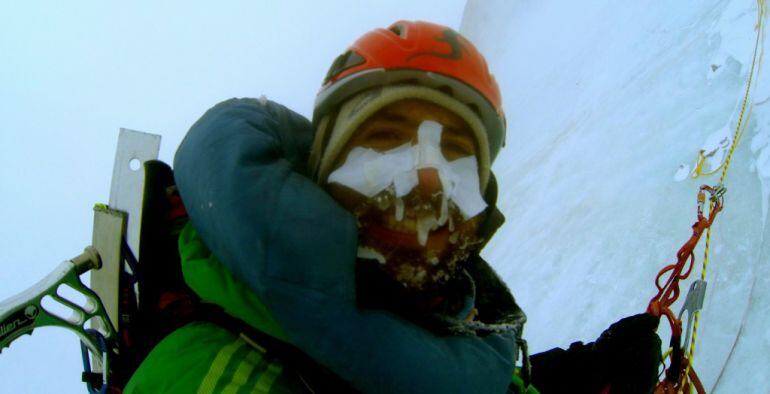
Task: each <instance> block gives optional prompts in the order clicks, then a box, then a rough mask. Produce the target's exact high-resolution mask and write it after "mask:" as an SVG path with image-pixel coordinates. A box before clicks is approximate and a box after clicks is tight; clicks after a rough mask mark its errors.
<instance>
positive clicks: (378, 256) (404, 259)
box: [329, 121, 486, 290]
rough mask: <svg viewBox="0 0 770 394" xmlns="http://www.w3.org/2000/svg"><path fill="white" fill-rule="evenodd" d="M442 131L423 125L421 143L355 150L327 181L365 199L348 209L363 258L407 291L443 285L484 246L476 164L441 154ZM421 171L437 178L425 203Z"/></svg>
mask: <svg viewBox="0 0 770 394" xmlns="http://www.w3.org/2000/svg"><path fill="white" fill-rule="evenodd" d="M441 132H442V128H441V125H440V124H439V123H436V122H434V121H425V122H423V123H422V124H421V125H420V128H419V130H418V143H417V144H416V145H410V144H405V145H402V146H400V147H397V148H395V149H392V150H389V151H385V152H377V151H375V150H373V149H369V148H363V147H356V148H354V149H353V150H351V151H350V153H349V154H348V157H347V158H346V161H345V163H344V164H343V165H342V166H341V167H340V168H338V169H337V170H335V171H334V172H332V173H331V174H330V175H329V183H330V185H334V186H336V185H342V186H345V187H347V188H349V189H352V190H354V191H355V192H356V193H357V195H360V198H358V199H356V202H355V204H354V205H353V207H352V209H351V211H352V212H353V214H354V215H355V216H356V218H357V220H358V226H359V250H358V256H359V257H360V258H365V259H372V260H376V261H378V262H379V263H380V264H379V266H380V268H381V269H382V270H383V271H384V272H385V273H387V274H388V275H389V276H390V277H391V278H393V279H395V280H396V281H397V282H399V283H400V284H401V285H403V286H404V287H407V288H410V289H416V290H424V289H430V288H435V287H438V286H440V285H441V284H443V283H446V282H447V281H448V280H449V279H450V278H452V276H453V275H454V274H455V273H456V272H457V270H458V263H460V262H462V261H464V260H465V259H466V258H467V257H468V255H469V254H470V252H471V251H472V250H473V249H474V246H475V245H477V244H478V243H480V240H479V239H478V237H477V236H476V229H477V227H478V226H477V224H478V221H479V214H480V213H481V212H483V211H484V209H485V208H486V203H485V202H484V200H483V198H482V197H481V192H480V183H479V175H478V167H477V159H476V157H475V156H469V157H464V158H461V159H457V160H454V161H451V162H450V161H448V160H447V159H446V158H445V157H444V156H443V154H442V153H441V147H440V143H441ZM422 168H433V169H435V170H436V171H437V172H438V177H439V180H440V182H441V188H442V190H441V191H440V192H438V193H435V194H434V195H432V196H429V197H424V196H422V193H419V192H418V190H416V186H417V184H418V174H417V171H418V170H419V169H422ZM335 184H336V185H335Z"/></svg>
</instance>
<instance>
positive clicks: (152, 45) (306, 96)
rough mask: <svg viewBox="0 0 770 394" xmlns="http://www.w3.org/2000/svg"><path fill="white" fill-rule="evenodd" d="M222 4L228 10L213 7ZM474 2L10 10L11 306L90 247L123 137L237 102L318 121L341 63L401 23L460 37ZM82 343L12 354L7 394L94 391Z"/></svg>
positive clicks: (1, 97) (26, 5)
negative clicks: (262, 102) (324, 83)
mask: <svg viewBox="0 0 770 394" xmlns="http://www.w3.org/2000/svg"><path fill="white" fill-rule="evenodd" d="M213 4H216V6H213ZM464 5H465V1H464V0H449V1H448V0H442V1H406V0H389V1H377V2H373V1H352V0H350V1H337V0H334V1H324V2H320V1H297V0H294V1H256V0H252V1H221V2H216V3H214V2H196V1H163V2H156V1H131V2H99V1H78V2H60V1H6V2H2V3H0V15H1V16H2V23H0V264H1V265H0V266H1V267H2V268H3V269H2V270H0V300H2V299H5V298H7V297H9V296H11V295H13V294H15V293H18V292H20V291H22V290H24V289H25V288H27V287H29V286H30V285H32V284H33V283H34V282H36V281H37V280H39V279H40V278H42V277H43V276H44V275H45V274H46V273H48V272H50V271H51V270H52V269H53V268H55V267H56V265H57V264H58V263H60V262H61V261H63V260H65V259H67V258H70V257H73V256H75V255H77V254H78V253H80V252H81V251H82V249H83V248H84V247H85V246H86V245H88V244H89V243H90V239H91V224H92V220H93V219H92V218H93V214H92V207H93V204H94V203H98V202H107V199H108V194H109V188H110V178H111V174H112V165H113V157H114V154H115V147H116V144H117V136H118V129H119V128H120V127H126V128H132V129H136V130H142V131H147V132H152V133H157V134H161V135H162V136H163V142H162V144H161V158H162V159H163V160H165V161H167V162H170V161H171V160H172V158H173V153H174V151H175V149H176V146H177V144H178V143H179V141H180V140H181V138H182V137H183V136H184V133H185V132H186V131H187V129H188V128H189V126H190V125H191V124H192V123H193V122H194V121H195V120H196V119H197V118H198V117H199V116H200V115H202V114H203V112H205V110H206V109H208V108H209V107H211V106H213V105H214V104H216V103H217V102H219V101H221V100H224V99H227V98H230V97H259V96H260V95H262V94H264V95H266V96H267V97H268V98H271V99H273V100H275V101H279V102H281V103H284V104H285V105H287V106H289V107H290V108H292V109H294V110H296V111H298V112H300V113H302V114H304V115H306V116H309V115H310V114H311V112H312V103H313V100H314V97H315V93H316V91H317V90H318V87H319V85H320V82H321V80H322V78H323V76H324V75H325V73H326V70H327V68H328V67H329V65H330V64H331V62H332V61H333V60H334V58H335V57H336V56H337V55H338V54H339V53H341V52H342V51H343V50H345V49H346V47H347V46H348V45H350V44H351V43H352V42H353V41H354V40H355V39H356V38H357V37H358V36H360V35H361V34H363V33H365V32H366V31H368V30H371V29H373V28H375V27H386V26H387V25H389V24H390V23H392V22H394V21H396V20H398V19H422V20H430V21H434V22H438V23H442V24H445V25H449V26H452V27H455V28H459V27H460V21H461V19H462V13H463V7H464ZM79 359H80V356H79V349H78V341H77V339H76V337H75V336H74V335H72V334H70V333H68V332H64V331H63V330H60V329H47V330H45V329H44V330H39V331H36V332H35V335H34V337H25V338H22V339H20V340H19V341H17V342H15V343H14V346H13V347H12V348H11V349H9V350H7V351H5V352H3V354H2V355H0V392H22V393H26V392H30V393H42V392H64V393H71V392H82V387H83V386H82V384H81V383H80V382H79V381H80V372H79V370H80V366H79V363H80V361H79Z"/></svg>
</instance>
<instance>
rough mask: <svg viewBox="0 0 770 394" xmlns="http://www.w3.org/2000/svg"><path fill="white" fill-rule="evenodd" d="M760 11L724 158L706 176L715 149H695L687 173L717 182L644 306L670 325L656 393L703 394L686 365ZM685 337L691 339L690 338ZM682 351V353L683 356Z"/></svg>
mask: <svg viewBox="0 0 770 394" xmlns="http://www.w3.org/2000/svg"><path fill="white" fill-rule="evenodd" d="M765 10H766V8H765V0H757V24H756V27H755V30H756V31H757V37H756V42H755V46H754V54H753V58H752V63H751V69H750V71H749V76H748V80H747V83H746V90H745V93H744V96H743V101H742V103H741V110H740V115H739V116H738V122H737V124H736V127H735V132H734V133H733V138H732V141H731V143H730V149H729V152H728V153H727V156H726V159H725V160H724V162H722V163H720V164H719V166H717V167H716V168H713V169H711V170H710V171H709V172H703V164H704V162H705V161H706V159H707V157H709V156H711V155H713V154H714V153H715V152H716V150H715V151H712V152H709V153H705V152H704V150H701V151H700V153H699V154H698V161H697V164H696V167H695V170H694V171H693V174H692V177H693V178H697V177H698V176H702V175H710V174H714V173H716V172H717V171H719V169H720V168H721V170H722V173H721V176H720V178H719V183H718V184H717V186H714V187H711V186H705V185H704V186H701V187H700V190H699V192H698V219H697V221H696V222H695V224H693V226H692V228H693V234H692V236H691V237H690V239H689V240H688V241H687V242H685V244H684V245H683V246H682V248H680V249H679V251H678V252H677V262H676V263H675V264H671V265H668V266H666V267H664V268H663V269H662V270H661V271H660V272H659V273H658V276H657V278H656V283H655V284H656V287H657V288H658V293H657V294H656V295H655V297H653V298H652V299H651V300H650V303H649V306H648V308H647V313H650V314H651V315H653V316H658V317H660V316H665V317H666V319H667V320H668V322H669V324H670V326H671V341H670V346H671V348H670V349H669V351H668V352H666V355H667V356H668V357H669V358H670V362H669V366H668V368H667V369H666V374H665V378H664V379H663V380H662V381H660V382H659V383H658V385H657V386H656V388H655V393H656V394H674V393H680V392H682V393H689V392H690V391H691V389H695V391H696V392H697V393H705V389H704V387H703V384H702V383H701V381H700V379H699V378H698V375H697V374H696V373H695V370H694V368H693V366H692V360H693V357H694V354H695V343H696V340H697V333H698V322H699V316H700V309H701V308H702V307H703V299H704V297H705V292H706V268H707V267H708V257H709V246H710V243H711V225H712V224H713V222H714V219H715V218H716V215H717V213H719V212H720V211H721V210H722V209H723V207H724V194H725V191H726V189H725V188H724V186H723V185H724V182H725V179H726V177H727V170H728V169H729V167H730V162H731V159H732V156H733V153H735V148H736V146H737V145H738V143H739V142H740V139H741V136H742V135H743V131H744V130H745V128H746V124H747V123H748V118H749V114H750V111H751V109H750V108H749V105H748V103H749V96H750V93H751V89H752V83H753V80H754V74H755V72H756V71H757V69H758V68H759V64H760V63H761V56H760V57H759V58H758V56H757V54H759V53H760V48H761V52H762V53H763V52H764V46H763V45H760V43H761V42H762V38H763V36H764V34H763V33H764V24H763V19H764V14H765ZM720 145H721V144H720ZM706 193H708V194H709V195H710V197H709V208H708V214H707V215H704V209H703V208H704V205H705V203H706ZM704 231H705V235H706V244H705V248H704V252H703V263H702V268H701V276H700V279H699V280H696V281H694V282H693V283H692V284H691V286H690V291H689V292H688V294H687V298H686V300H685V303H684V305H683V307H682V310H681V312H680V313H679V315H678V316H675V315H674V313H673V311H672V310H671V309H670V306H671V305H672V304H673V303H674V301H676V300H677V298H678V297H679V293H680V290H679V281H680V280H683V279H686V278H687V277H688V276H689V275H690V273H691V272H692V269H693V265H694V261H695V255H694V253H693V250H694V249H695V246H696V245H697V243H698V241H699V239H700V237H701V236H702V235H703V233H704ZM666 274H668V275H669V276H668V279H667V280H666V283H665V284H664V285H663V286H661V284H660V283H661V279H662V278H663V276H665V275H666ZM685 311H686V312H687V314H688V320H687V329H686V331H683V329H682V320H681V319H682V317H683V314H684V312H685ZM683 332H684V333H685V334H686V336H685V341H684V344H682V342H681V337H682V333H683ZM691 338H692V341H691V340H690V339H691ZM688 346H689V349H688ZM685 349H687V354H686V355H685V354H684V350H685ZM663 359H664V360H665V359H666V357H665V356H664V357H663Z"/></svg>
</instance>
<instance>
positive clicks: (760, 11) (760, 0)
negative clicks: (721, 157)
mask: <svg viewBox="0 0 770 394" xmlns="http://www.w3.org/2000/svg"><path fill="white" fill-rule="evenodd" d="M765 6H766V5H765V0H757V24H756V27H755V29H756V31H757V39H756V44H755V46H754V56H753V58H752V61H751V70H750V71H749V78H748V81H747V83H746V92H745V93H744V95H743V103H742V104H741V112H740V115H739V116H738V124H737V125H736V127H735V133H734V135H733V141H732V144H731V146H730V151H729V153H728V154H727V159H725V162H724V166H722V175H721V176H720V177H719V184H721V185H723V184H724V182H725V178H726V177H727V169H728V168H730V161H731V160H732V157H733V153H734V152H735V147H736V146H738V142H740V139H741V136H742V135H743V131H744V130H745V129H746V124H747V123H748V119H749V115H750V113H751V108H749V112H748V113H747V112H746V109H747V107H748V102H749V93H750V92H751V85H752V82H753V78H754V72H755V70H756V69H758V68H759V67H758V65H759V64H761V61H762V60H761V59H762V56H760V57H759V63H758V62H757V54H758V53H759V52H760V42H763V39H762V38H763V37H764V34H763V30H764V24H763V20H764V16H765V12H766V8H765ZM761 47H762V54H764V45H761ZM744 115H745V118H744ZM709 209H714V202H713V201H712V202H711V204H710V206H709ZM709 212H710V211H709ZM710 244H711V227H709V228H708V229H707V230H706V246H705V248H704V250H703V266H702V269H701V279H702V280H706V268H707V267H708V261H709V246H710ZM699 317H700V311H696V312H695V320H694V322H693V326H692V340H691V341H690V349H689V351H688V354H687V358H688V359H689V360H690V362H689V363H688V364H687V369H686V370H685V371H684V376H685V377H686V376H687V373H688V372H689V371H690V366H691V365H692V361H693V356H694V355H695V341H696V339H697V338H698V322H699Z"/></svg>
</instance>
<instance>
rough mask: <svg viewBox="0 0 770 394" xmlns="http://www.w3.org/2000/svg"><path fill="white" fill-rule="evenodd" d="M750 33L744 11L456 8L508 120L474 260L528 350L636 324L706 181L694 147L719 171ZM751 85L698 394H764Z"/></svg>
mask: <svg viewBox="0 0 770 394" xmlns="http://www.w3.org/2000/svg"><path fill="white" fill-rule="evenodd" d="M756 18H757V4H756V3H755V2H754V1H751V0H740V1H738V0H733V1H731V0H723V1H708V2H698V3H676V2H663V3H662V2H653V1H641V2H625V3H623V4H619V3H617V2H611V1H592V2H574V4H573V3H571V2H563V1H534V0H532V1H529V0H523V1H506V0H493V1H490V0H484V1H481V0H469V1H468V4H467V6H466V9H465V15H464V19H463V22H462V27H461V31H462V32H463V33H464V34H465V35H466V36H468V37H469V38H470V39H471V40H472V41H473V42H475V43H476V44H477V45H478V47H479V48H480V49H481V51H482V52H483V53H485V54H486V55H487V57H488V61H489V63H490V67H491V69H492V71H493V72H494V73H495V74H496V76H497V79H498V82H499V83H500V86H501V89H502V92H503V100H504V104H505V111H506V115H507V119H508V142H507V145H506V147H505V149H504V150H503V151H502V153H501V154H500V156H499V158H498V159H497V162H496V163H495V166H494V171H495V172H496V174H497V176H498V179H499V183H500V188H501V191H500V201H499V204H500V206H501V209H502V211H503V212H504V213H505V214H506V216H507V219H508V222H507V223H506V225H504V226H503V228H502V229H501V230H500V231H499V233H498V234H497V235H496V237H495V239H494V240H493V241H492V243H491V244H490V246H489V247H488V249H487V251H486V254H485V257H486V258H487V259H488V260H490V261H491V262H492V263H493V265H494V266H495V267H496V268H497V269H498V271H499V272H500V273H501V275H502V276H503V277H504V278H505V280H506V281H507V282H508V284H509V285H510V287H511V289H512V291H513V292H514V294H515V295H516V296H517V299H518V301H519V303H520V304H521V305H522V307H523V308H524V310H525V311H526V312H527V314H528V316H529V322H528V325H527V331H526V332H525V334H526V337H527V339H528V340H529V343H530V349H531V351H532V352H538V351H543V350H547V349H549V348H551V347H554V346H561V347H566V346H568V345H569V343H570V342H572V341H575V340H583V341H591V340H593V339H595V338H596V337H597V336H598V335H599V334H600V333H601V331H602V330H603V329H605V328H606V327H607V326H609V325H610V324H611V323H613V322H614V321H616V320H618V319H620V318H622V317H624V316H627V315H631V314H634V313H639V312H642V311H644V310H645V308H646V305H647V303H648V302H649V299H650V298H651V297H652V296H653V295H654V294H655V287H654V284H653V279H654V277H655V275H656V273H657V271H658V270H659V269H660V268H662V267H663V266H664V265H665V264H668V263H671V262H673V261H675V253H676V251H677V249H678V248H679V247H680V246H681V244H682V243H683V242H684V241H685V240H686V239H687V238H688V237H689V236H690V232H691V230H690V226H691V224H692V223H693V222H694V221H695V219H696V200H695V198H696V193H697V189H698V186H699V185H701V184H704V183H706V184H715V183H717V181H718V179H719V174H718V173H717V174H715V175H710V176H705V177H700V178H697V179H692V178H691V177H690V176H689V172H690V171H692V169H693V168H694V167H695V164H696V158H697V155H698V152H699V150H700V149H704V150H705V151H706V153H710V152H714V154H713V155H711V156H710V158H709V159H708V160H707V162H706V163H705V164H704V169H706V170H708V169H712V168H713V167H715V166H718V164H719V158H720V157H723V156H724V152H725V142H724V141H723V140H724V136H732V132H733V130H734V128H735V125H736V122H737V119H738V112H739V104H740V102H741V100H742V98H743V92H744V90H745V84H746V80H747V77H748V72H749V70H750V68H751V59H752V54H753V50H754V46H755V45H754V44H755V38H756V32H755V22H756ZM755 77H756V78H757V79H756V80H755V82H754V83H755V84H756V85H755V89H754V91H753V94H752V96H751V99H752V101H751V102H752V103H753V105H751V106H750V108H749V109H750V110H751V117H750V120H749V121H748V123H747V127H746V129H745V132H744V135H743V138H742V140H741V141H740V144H739V145H738V146H737V148H736V151H735V154H734V157H733V162H732V165H731V167H730V170H729V174H728V176H727V180H726V184H725V185H726V187H727V189H728V192H727V198H726V202H725V205H726V208H725V210H724V211H723V212H722V213H721V214H720V215H719V216H718V218H717V222H716V224H715V228H714V230H713V232H712V237H711V250H710V258H709V261H710V263H709V266H708V271H707V281H708V282H709V287H708V292H707V295H706V301H705V305H704V310H703V312H702V313H701V323H700V327H699V338H698V342H697V350H696V356H695V368H696V371H698V373H699V375H700V377H701V378H702V380H703V382H704V384H705V386H706V388H707V389H708V390H709V392H711V391H712V390H715V391H717V392H747V393H748V392H767V387H768V385H770V357H768V354H769V353H770V330H769V329H768V328H769V327H768V322H769V321H770V320H769V318H768V316H770V291H769V290H768V289H770V283H768V281H770V280H769V279H768V278H769V277H770V275H768V274H770V272H769V271H770V262H768V256H769V254H768V252H770V245H768V242H765V241H764V240H765V239H766V238H767V237H768V235H770V234H768V230H767V227H768V226H766V221H767V205H768V201H769V200H768V193H770V104H767V102H768V101H770V100H769V99H768V93H769V92H770V89H768V86H770V85H768V78H770V73H768V72H767V71H766V69H762V70H761V71H760V72H759V74H758V75H756V76H755ZM720 144H721V145H720ZM728 146H729V143H728ZM703 244H704V242H703V241H702V242H701V245H700V247H699V249H698V250H697V251H696V256H697V257H698V262H697V264H698V266H697V267H696V273H695V274H694V276H696V275H699V274H700V261H701V260H702V249H703ZM688 286H689V282H687V283H684V284H683V286H682V287H683V292H686V289H687V287H688ZM681 298H682V299H683V298H684V295H683V296H682V297H681ZM674 310H675V312H679V306H678V304H677V306H676V308H675V309H674ZM664 326H666V324H661V327H662V329H661V330H660V331H659V333H660V335H661V337H663V338H664V342H667V341H668V335H669V332H668V330H667V329H666V328H665V327H664Z"/></svg>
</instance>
